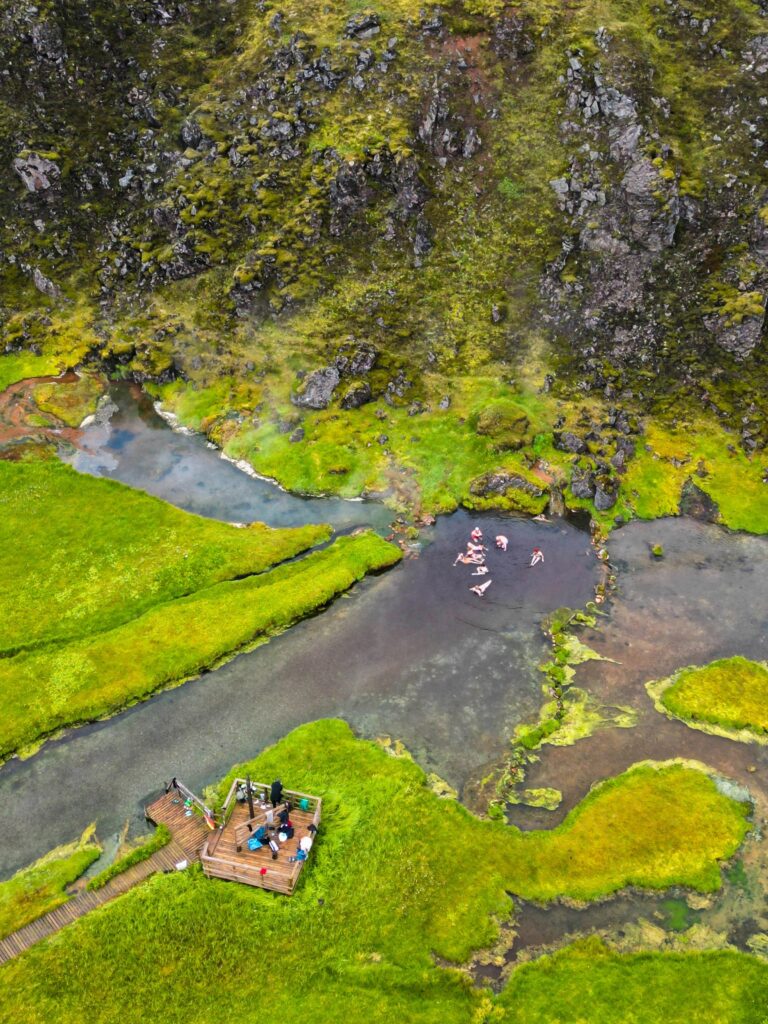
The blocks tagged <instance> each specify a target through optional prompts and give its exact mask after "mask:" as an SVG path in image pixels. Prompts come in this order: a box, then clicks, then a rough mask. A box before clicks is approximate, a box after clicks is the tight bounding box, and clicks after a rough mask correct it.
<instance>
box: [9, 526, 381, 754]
mask: <svg viewBox="0 0 768 1024" xmlns="http://www.w3.org/2000/svg"><path fill="white" fill-rule="evenodd" d="M310 529H311V528H310ZM400 557H401V553H400V550H399V549H398V548H397V547H395V546H394V545H392V544H389V543H388V542H387V541H385V540H383V539H382V538H381V537H379V536H378V535H377V534H375V533H371V532H369V531H366V532H363V533H359V534H355V535H352V536H347V537H339V538H338V539H337V540H336V541H334V543H333V544H332V545H331V546H330V547H328V548H325V549H323V550H321V551H317V552H314V553H312V554H309V555H307V556H306V557H304V558H302V559H300V560H299V561H296V562H292V563H289V564H287V565H283V566H278V568H276V569H273V570H272V571H271V572H266V573H260V574H258V575H251V576H247V577H245V578H244V579H239V580H229V581H225V582H222V583H216V584H213V585H212V586H209V587H204V588H202V589H200V590H197V591H196V592H195V593H193V594H191V595H190V596H188V597H182V598H178V599H176V600H170V601H167V602H165V603H162V604H156V605H154V606H153V607H151V608H150V609H149V610H148V611H145V612H144V613H143V614H141V615H138V616H137V617H136V618H133V619H131V620H130V621H129V622H123V623H121V624H120V625H118V626H115V627H114V628H112V629H108V630H106V631H104V632H101V633H95V634H93V635H90V636H87V637H84V638H81V639H80V638H79V639H76V640H70V641H66V642H62V643H60V644H48V645H46V646H43V647H37V648H32V649H30V650H24V651H21V652H20V653H19V654H16V655H15V656H13V657H7V658H3V659H0V709H2V714H1V715H0V757H8V756H10V755H11V754H13V753H22V754H25V755H26V754H28V753H32V752H34V750H35V749H37V746H38V745H39V742H40V741H41V740H42V739H44V738H45V737H47V736H50V735H52V734H53V733H55V732H56V731H58V730H60V729H63V728H65V727H67V726H72V725H77V724H80V723H82V722H88V721H92V720H94V719H96V718H101V717H104V716H106V715H108V714H111V713H114V712H115V711H118V710H120V709H121V708H124V707H126V706H127V705H129V704H132V703H135V702H136V701H139V700H142V699H144V698H146V697H148V696H149V695H150V694H152V693H154V692H155V691H157V690H158V689H160V688H163V687H167V686H171V685H176V684H178V683H181V682H184V681H186V680H187V679H190V678H193V677H194V676H197V675H199V674H200V673H201V672H202V671H203V670H205V669H208V668H211V667H213V666H215V665H218V664H220V663H221V662H222V661H224V660H226V659H228V658H230V657H233V656H234V655H235V654H236V653H237V652H239V651H242V650H247V649H251V648H253V647H255V646H257V645H258V644H259V643H263V642H265V640H267V639H269V638H270V637H272V636H275V635H276V634H277V633H280V632H282V631H283V630H285V629H287V628H288V627H289V626H291V625H293V623H295V622H297V621H298V620H299V619H300V618H303V617H305V616H307V615H310V614H312V613H313V612H315V611H316V610H317V609H318V608H321V607H323V606H324V605H326V604H327V603H328V602H329V601H331V600H332V599H333V598H334V597H336V596H337V595H338V594H340V593H342V592H343V591H345V590H347V589H348V588H349V587H351V586H352V584H353V583H355V582H356V581H358V580H360V579H362V578H363V576H365V575H366V574H367V573H369V572H374V571H378V570H381V569H385V568H388V567H389V566H391V565H393V564H394V563H395V562H397V561H399V559H400Z"/></svg>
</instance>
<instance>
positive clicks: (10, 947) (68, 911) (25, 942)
mask: <svg viewBox="0 0 768 1024" xmlns="http://www.w3.org/2000/svg"><path fill="white" fill-rule="evenodd" d="M186 857H187V855H186V852H185V850H184V849H183V848H182V847H181V846H179V845H178V843H175V842H173V841H171V842H170V843H168V844H167V845H166V846H164V847H163V848H162V849H161V850H156V851H155V852H154V853H153V854H152V856H151V857H148V858H147V859H146V860H143V861H141V862H140V863H139V864H134V865H133V867H131V868H128V870H127V871H123V872H122V873H121V874H119V875H115V877H114V878H112V879H110V881H109V882H107V884H106V885H105V886H103V887H102V888H101V889H96V891H95V892H89V891H88V890H87V889H84V890H83V891H82V892H79V893H78V894H77V895H76V896H73V897H72V899H71V900H69V901H68V902H67V903H64V904H62V905H61V906H60V907H56V909H55V910H51V911H50V912H49V913H47V914H43V916H42V917H38V919H37V920H36V921H31V922H30V923H29V924H28V925H25V926H24V927H23V928H20V929H19V930H18V931H17V932H13V933H12V934H11V935H9V936H7V938H5V939H0V964H2V963H5V962H6V960H11V959H12V958H13V957H15V956H18V955H19V954H20V953H23V952H24V950H26V949H29V947H30V946H34V945H35V943H36V942H40V940H41V939H46V938H48V936H49V935H53V934H54V932H57V931H59V930H60V929H61V928H64V927H66V925H68V924H71V923H72V922H73V921H76V920H77V919H78V918H79V917H83V916H84V915H85V914H88V913H90V911H91V910H95V909H96V908H97V907H100V906H103V904H105V903H108V902H109V900H111V899H114V898H115V896H120V895H122V893H124V892H127V891H128V890H129V889H133V887H134V886H136V885H138V884H139V883H140V882H143V881H144V880H145V879H146V878H149V876H150V875H154V874H155V873H157V872H158V871H173V870H175V867H176V864H178V863H179V862H180V861H183V860H185V859H186Z"/></svg>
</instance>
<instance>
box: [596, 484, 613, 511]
mask: <svg viewBox="0 0 768 1024" xmlns="http://www.w3.org/2000/svg"><path fill="white" fill-rule="evenodd" d="M617 494H618V488H617V486H616V484H615V482H614V481H613V480H603V481H601V483H599V484H597V486H596V487H595V498H594V501H595V508H596V509H597V510H598V512H607V511H608V509H609V508H613V506H614V505H615V504H616V497H617Z"/></svg>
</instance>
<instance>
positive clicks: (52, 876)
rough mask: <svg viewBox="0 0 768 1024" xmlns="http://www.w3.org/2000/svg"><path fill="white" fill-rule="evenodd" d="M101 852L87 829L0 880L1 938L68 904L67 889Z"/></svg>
mask: <svg viewBox="0 0 768 1024" xmlns="http://www.w3.org/2000/svg"><path fill="white" fill-rule="evenodd" d="M100 853H101V847H100V846H99V845H98V843H96V842H95V841H94V840H93V838H92V834H91V829H89V830H87V831H86V832H85V833H84V835H83V836H82V838H81V839H78V840H76V841H75V842H74V843H67V845H66V846H59V847H57V848H56V849H55V850H51V852H50V853H48V854H46V855H45V857H41V858H40V860H37V861H35V863H34V864H30V865H29V867H27V868H23V869H22V870H21V871H18V872H17V873H16V874H15V875H14V876H13V878H9V879H8V881H7V882H0V939H3V938H5V936H6V935H10V933H11V932H15V931H18V929H19V928H23V927H24V925H25V924H29V923H30V921H34V920H35V918H38V917H40V916H41V915H42V914H47V913H48V911H49V910H53V909H54V908H55V907H58V906H60V905H61V904H62V903H66V902H67V900H68V898H69V897H68V896H67V894H66V892H65V889H66V887H67V886H68V885H70V884H71V883H72V882H74V881H75V879H77V878H79V877H80V875H82V873H83V872H84V871H85V869H86V868H87V867H88V866H89V865H90V864H92V863H93V861H95V860H96V859H97V857H98V856H99V854H100Z"/></svg>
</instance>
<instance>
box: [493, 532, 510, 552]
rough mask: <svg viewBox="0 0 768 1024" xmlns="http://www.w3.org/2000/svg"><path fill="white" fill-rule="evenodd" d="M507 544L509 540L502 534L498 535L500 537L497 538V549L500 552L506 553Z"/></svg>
mask: <svg viewBox="0 0 768 1024" xmlns="http://www.w3.org/2000/svg"><path fill="white" fill-rule="evenodd" d="M507 544H509V540H508V538H507V537H505V536H504V534H503V533H500V534H499V535H498V537H497V538H496V547H497V548H498V549H499V550H500V551H506V550H507Z"/></svg>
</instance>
